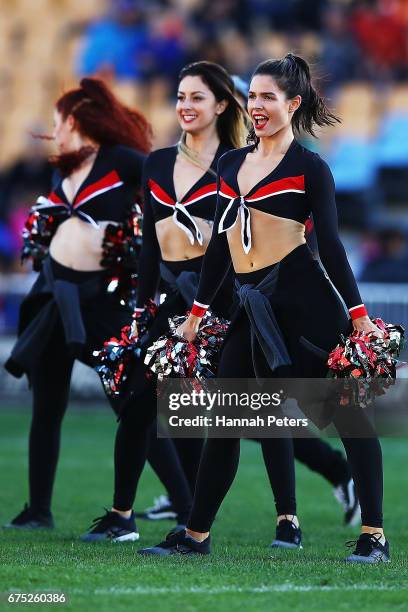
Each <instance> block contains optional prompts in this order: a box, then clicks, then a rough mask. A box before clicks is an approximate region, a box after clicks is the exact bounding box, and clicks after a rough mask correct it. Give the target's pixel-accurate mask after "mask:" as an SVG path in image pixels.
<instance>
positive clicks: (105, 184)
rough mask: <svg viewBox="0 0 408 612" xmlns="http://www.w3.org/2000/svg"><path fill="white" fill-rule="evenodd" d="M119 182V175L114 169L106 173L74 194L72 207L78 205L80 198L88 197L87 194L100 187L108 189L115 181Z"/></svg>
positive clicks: (98, 189)
mask: <svg viewBox="0 0 408 612" xmlns="http://www.w3.org/2000/svg"><path fill="white" fill-rule="evenodd" d="M121 182H122V181H121V179H120V176H119V174H118V173H117V172H116V170H112V171H111V172H108V174H106V175H105V176H104V177H103V178H101V179H99V181H96V182H95V183H92V185H88V187H85V189H83V190H82V191H81V192H80V193H79V194H78V195H77V196H76V198H75V202H74V207H75V206H79V205H80V204H81V202H82V200H84V199H85V198H89V196H92V195H93V194H94V193H96V192H97V191H100V190H101V189H109V187H113V186H114V185H116V184H117V183H121Z"/></svg>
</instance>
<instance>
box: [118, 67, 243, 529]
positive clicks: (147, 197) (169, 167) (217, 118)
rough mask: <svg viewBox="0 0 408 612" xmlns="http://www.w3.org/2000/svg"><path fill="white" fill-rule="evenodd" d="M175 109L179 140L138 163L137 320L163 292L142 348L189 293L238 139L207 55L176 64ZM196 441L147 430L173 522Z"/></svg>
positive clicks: (233, 109)
mask: <svg viewBox="0 0 408 612" xmlns="http://www.w3.org/2000/svg"><path fill="white" fill-rule="evenodd" d="M176 112H177V117H178V121H179V124H180V127H181V129H182V137H181V140H180V142H179V144H178V145H175V146H171V147H168V148H165V149H160V150H158V151H154V152H153V153H151V154H150V155H149V157H148V159H147V160H146V163H145V168H144V179H143V185H144V216H143V246H142V252H141V256H140V265H139V270H140V273H139V282H138V308H137V309H136V313H137V316H138V317H139V321H140V320H142V318H143V316H144V315H143V313H144V305H145V304H146V303H147V302H148V300H149V299H154V297H155V295H156V293H157V289H158V286H159V281H161V283H162V289H163V292H165V293H166V299H165V301H164V302H163V303H162V304H161V305H160V307H159V309H158V313H157V316H156V317H155V319H154V322H153V324H152V326H151V327H150V329H149V331H148V333H147V334H146V336H145V337H144V338H143V345H144V346H145V347H147V346H149V345H150V344H152V343H153V342H154V341H155V340H156V339H157V338H158V337H159V336H161V335H163V334H164V333H166V332H167V331H168V318H169V317H173V316H175V315H177V314H184V313H185V312H186V310H187V309H188V307H189V305H190V304H191V302H192V300H193V299H194V296H195V293H196V290H197V287H198V280H199V275H200V270H201V264H202V260H203V255H204V253H205V251H206V248H207V246H208V243H209V240H210V237H211V232H212V226H213V221H214V216H215V210H216V200H217V197H216V196H217V186H216V168H217V164H218V160H219V158H220V157H221V155H223V153H225V152H227V151H228V150H230V149H233V148H236V147H238V146H240V145H241V144H242V141H243V136H244V130H245V126H244V122H243V116H244V113H243V110H242V109H241V107H240V105H239V104H238V103H237V101H236V100H235V98H234V85H233V82H232V80H231V78H230V77H229V75H228V73H227V72H226V71H225V70H224V69H223V68H222V67H221V66H218V65H217V64H214V63H211V62H205V61H203V62H196V63H194V64H190V65H188V66H186V67H185V68H183V70H182V71H181V73H180V77H179V86H178V93H177V105H176ZM232 292H233V287H232V275H230V277H229V282H228V281H227V282H226V283H225V284H224V286H223V288H222V290H220V291H219V292H218V294H217V296H216V298H215V300H214V304H213V309H214V312H215V313H217V314H218V315H220V316H224V317H226V316H228V314H229V310H230V307H231V296H232ZM145 370H146V368H145V367H144V366H143V362H142V360H140V361H139V363H138V364H136V365H135V368H134V371H133V373H132V380H131V382H130V383H129V387H131V388H132V392H133V397H134V402H135V403H136V404H138V405H139V403H140V398H139V394H140V393H141V392H142V391H143V390H144V389H148V390H149V392H150V393H151V394H152V397H154V395H155V382H154V381H150V382H149V381H148V380H147V378H146V371H145ZM140 409H141V410H143V407H142V406H140ZM202 443H203V441H202V440H200V439H191V440H189V439H178V440H174V441H169V440H166V439H164V438H157V427H156V424H154V426H153V427H152V429H151V436H150V448H149V454H148V460H149V462H150V463H151V465H152V467H153V469H156V471H157V474H158V476H159V478H160V479H161V480H162V482H166V488H167V489H168V490H169V492H170V495H171V497H172V501H173V503H174V505H175V510H176V514H177V520H178V523H179V524H185V522H186V520H187V518H188V513H189V511H190V509H191V501H192V495H193V493H194V487H195V481H196V476H197V470H198V465H199V462H200V457H201V450H202ZM174 447H175V448H174ZM176 463H177V464H178V465H179V469H178V470H176V469H175V468H176Z"/></svg>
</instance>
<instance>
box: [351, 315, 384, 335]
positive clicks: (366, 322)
mask: <svg viewBox="0 0 408 612" xmlns="http://www.w3.org/2000/svg"><path fill="white" fill-rule="evenodd" d="M353 327H354V329H355V330H357V331H359V332H365V333H369V332H374V334H375V335H376V336H378V337H379V338H382V337H383V336H384V333H383V332H382V331H381V329H379V328H378V327H377V326H376V325H374V323H373V322H372V321H371V320H370V317H368V316H367V315H366V316H364V317H359V318H358V319H354V321H353Z"/></svg>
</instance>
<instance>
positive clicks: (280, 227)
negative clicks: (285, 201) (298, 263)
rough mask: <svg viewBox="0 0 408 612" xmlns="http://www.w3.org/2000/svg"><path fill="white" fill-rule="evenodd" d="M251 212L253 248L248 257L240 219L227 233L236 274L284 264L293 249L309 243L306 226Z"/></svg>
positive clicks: (252, 209)
mask: <svg viewBox="0 0 408 612" xmlns="http://www.w3.org/2000/svg"><path fill="white" fill-rule="evenodd" d="M250 211H251V235H252V247H251V250H250V251H249V253H248V254H245V252H244V250H243V247H242V239H241V222H240V219H239V218H238V219H237V222H236V223H235V225H234V227H232V228H231V229H230V230H228V232H227V238H228V244H229V248H230V252H231V259H232V264H233V266H234V270H235V272H239V273H242V272H253V271H254V270H260V269H261V268H266V267H267V266H270V265H272V264H274V263H277V262H278V261H281V260H282V259H283V258H284V257H285V256H286V255H288V254H289V253H290V252H291V251H293V249H295V248H296V247H298V246H300V245H301V244H304V243H305V242H306V240H305V226H304V225H303V223H299V222H298V221H294V220H293V219H286V218H283V217H276V216H274V215H270V214H269V213H265V212H262V211H260V210H256V209H255V208H250Z"/></svg>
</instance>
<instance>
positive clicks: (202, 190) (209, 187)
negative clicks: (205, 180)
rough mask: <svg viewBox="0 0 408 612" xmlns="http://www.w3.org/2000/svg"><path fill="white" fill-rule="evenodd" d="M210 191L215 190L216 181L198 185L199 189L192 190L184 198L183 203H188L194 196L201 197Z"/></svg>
mask: <svg viewBox="0 0 408 612" xmlns="http://www.w3.org/2000/svg"><path fill="white" fill-rule="evenodd" d="M212 191H217V183H209V184H208V185H204V187H200V189H197V191H194V193H192V194H191V196H189V197H188V198H187V200H184V202H183V204H188V203H189V202H191V200H195V199H196V198H202V197H204V196H206V195H207V194H209V193H211V192H212Z"/></svg>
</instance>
